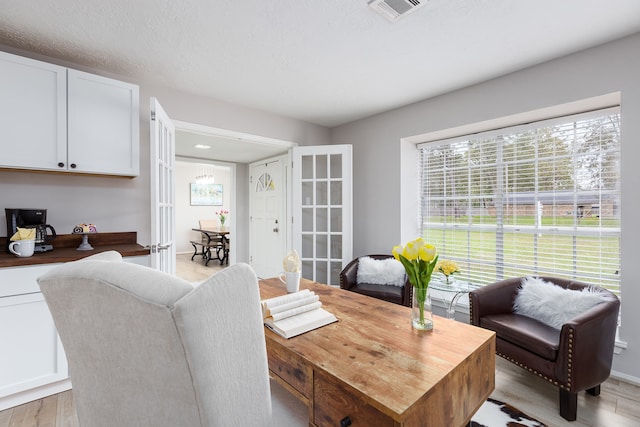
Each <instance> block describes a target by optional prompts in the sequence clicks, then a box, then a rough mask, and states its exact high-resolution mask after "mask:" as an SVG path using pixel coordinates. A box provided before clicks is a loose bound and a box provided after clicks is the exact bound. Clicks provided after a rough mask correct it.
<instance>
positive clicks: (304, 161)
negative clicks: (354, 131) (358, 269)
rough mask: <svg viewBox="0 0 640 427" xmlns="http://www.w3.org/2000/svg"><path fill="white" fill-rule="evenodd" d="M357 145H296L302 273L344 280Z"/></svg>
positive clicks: (296, 228) (297, 244) (296, 224)
mask: <svg viewBox="0 0 640 427" xmlns="http://www.w3.org/2000/svg"><path fill="white" fill-rule="evenodd" d="M351 187H352V172H351V145H326V146H309V147H296V148H294V149H293V213H294V215H293V245H294V248H295V249H296V250H297V251H298V253H299V254H300V258H301V260H302V277H304V278H305V279H311V280H314V281H316V282H320V283H326V284H328V285H334V286H338V285H339V284H340V271H341V270H342V268H343V267H344V266H345V265H346V264H347V263H348V262H349V261H351V259H352V253H353V239H352V224H353V220H352V216H353V214H352V212H353V211H352V192H351Z"/></svg>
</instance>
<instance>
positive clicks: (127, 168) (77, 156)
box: [0, 52, 140, 176]
mask: <svg viewBox="0 0 640 427" xmlns="http://www.w3.org/2000/svg"><path fill="white" fill-rule="evenodd" d="M139 104H140V102H139V88H138V86H136V85H133V84H130V83H125V82H121V81H118V80H114V79H109V78H106V77H102V76H97V75H94V74H90V73H85V72H81V71H77V70H72V69H67V68H65V67H60V66H56V65H52V64H48V63H46V62H42V61H36V60H32V59H29V58H23V57H20V56H16V55H11V54H8V53H5V52H0V129H2V130H3V131H2V135H3V136H2V140H3V141H5V143H4V144H3V145H4V146H5V149H4V150H3V154H2V156H0V168H2V167H4V168H12V169H28V170H48V171H58V172H72V173H84V174H101V175H121V176H137V175H138V174H139V169H140V165H139V163H140V153H139V145H140V132H139V126H140V119H139V109H140V108H139Z"/></svg>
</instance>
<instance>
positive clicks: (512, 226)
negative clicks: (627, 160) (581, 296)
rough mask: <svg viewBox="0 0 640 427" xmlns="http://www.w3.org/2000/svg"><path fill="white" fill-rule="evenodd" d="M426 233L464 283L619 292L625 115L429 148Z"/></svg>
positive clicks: (424, 158) (600, 114) (569, 120)
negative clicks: (551, 282)
mask: <svg viewBox="0 0 640 427" xmlns="http://www.w3.org/2000/svg"><path fill="white" fill-rule="evenodd" d="M419 148H420V151H421V182H422V184H421V198H422V227H423V236H424V238H425V241H427V242H429V243H431V244H434V245H435V246H436V247H437V248H438V253H439V254H440V259H451V260H455V261H456V262H457V263H458V264H459V266H460V270H461V272H460V275H459V276H458V277H459V278H460V279H461V280H466V281H469V282H472V283H475V284H489V283H493V282H495V281H498V280H502V279H505V278H510V277H518V276H527V275H540V276H546V275H548V276H557V277H565V278H570V279H575V280H580V281H583V282H586V283H591V284H594V285H600V286H603V287H606V288H608V289H610V290H612V291H613V292H615V293H616V294H618V295H619V290H620V275H621V271H620V116H619V109H618V108H614V109H607V110H600V111H597V112H592V113H589V114H582V115H579V116H571V117H563V118H560V119H554V120H548V121H544V122H537V123H532V124H531V123H530V124H527V125H523V126H517V127H511V128H507V129H500V130H496V131H492V132H485V133H482V134H474V135H469V136H466V137H460V138H456V139H451V140H446V141H437V142H430V143H424V144H421V145H420V146H419Z"/></svg>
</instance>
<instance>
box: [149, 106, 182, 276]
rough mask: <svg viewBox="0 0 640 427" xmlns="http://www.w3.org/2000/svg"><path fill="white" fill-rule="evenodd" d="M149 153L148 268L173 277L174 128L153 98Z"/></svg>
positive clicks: (174, 259)
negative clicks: (149, 258) (149, 251)
mask: <svg viewBox="0 0 640 427" xmlns="http://www.w3.org/2000/svg"><path fill="white" fill-rule="evenodd" d="M150 151H151V171H150V173H151V267H153V268H155V269H158V270H160V271H163V272H165V273H169V274H175V272H176V247H175V245H174V232H175V183H174V166H175V157H176V156H175V127H174V125H173V122H172V121H171V119H170V118H169V116H168V115H167V113H165V111H164V109H163V108H162V106H161V105H160V103H159V102H158V100H157V99H155V98H151V150H150Z"/></svg>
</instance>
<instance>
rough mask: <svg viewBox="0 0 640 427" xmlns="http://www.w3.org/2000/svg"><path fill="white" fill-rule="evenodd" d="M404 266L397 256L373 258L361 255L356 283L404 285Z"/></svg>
mask: <svg viewBox="0 0 640 427" xmlns="http://www.w3.org/2000/svg"><path fill="white" fill-rule="evenodd" d="M404 275H405V271H404V266H403V265H402V263H401V262H400V261H398V260H397V259H395V258H385V259H373V258H371V257H368V256H363V257H360V260H359V261H358V272H357V274H356V283H371V284H373V285H393V286H404V282H405V278H404Z"/></svg>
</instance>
